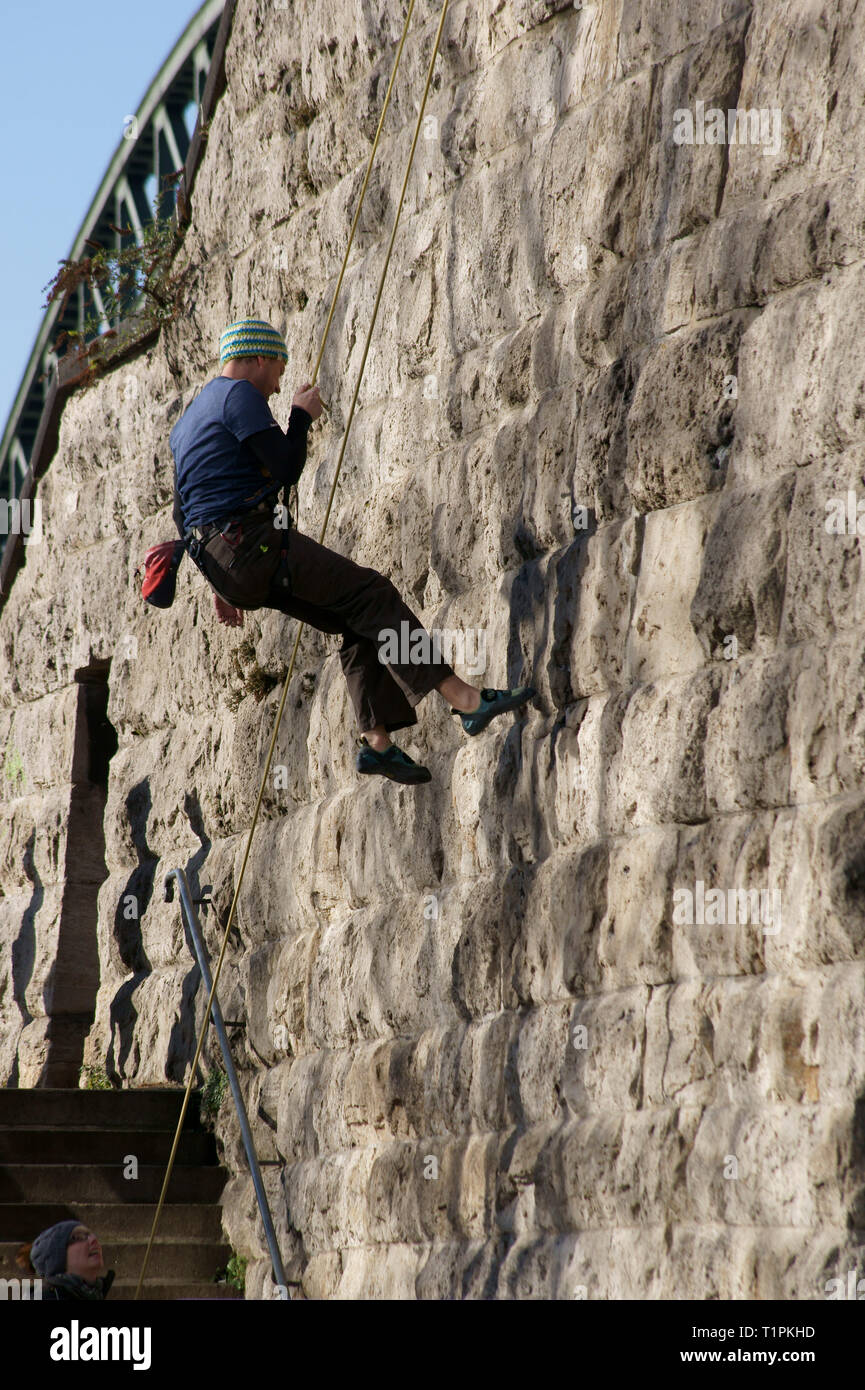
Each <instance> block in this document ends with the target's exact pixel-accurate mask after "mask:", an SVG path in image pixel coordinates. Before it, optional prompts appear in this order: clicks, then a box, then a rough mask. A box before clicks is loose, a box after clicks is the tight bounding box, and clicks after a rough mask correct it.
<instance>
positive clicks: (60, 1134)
mask: <svg viewBox="0 0 865 1390" xmlns="http://www.w3.org/2000/svg"><path fill="white" fill-rule="evenodd" d="M174 1134H175V1130H174V1129H153V1130H141V1129H138V1130H136V1129H122V1128H120V1127H118V1128H117V1129H104V1128H92V1129H77V1128H76V1129H66V1128H64V1129H34V1128H32V1127H30V1126H27V1127H23V1126H22V1127H19V1128H15V1129H8V1128H6V1129H4V1128H2V1127H0V1163H3V1164H6V1165H10V1164H15V1165H17V1164H21V1163H106V1164H112V1163H123V1162H124V1160H125V1158H126V1156H127V1154H134V1155H135V1157H136V1158H137V1159H138V1162H139V1163H165V1164H167V1163H168V1158H169V1155H170V1153H171V1146H172V1144H173V1142H174ZM175 1162H177V1163H179V1164H189V1163H198V1164H215V1163H216V1162H217V1155H216V1141H215V1139H214V1137H213V1135H212V1134H208V1133H206V1132H205V1131H203V1130H191V1131H189V1132H187V1129H186V1121H185V1120H184V1126H183V1131H182V1133H181V1136H180V1143H179V1144H178V1146H177V1158H176V1160H175Z"/></svg>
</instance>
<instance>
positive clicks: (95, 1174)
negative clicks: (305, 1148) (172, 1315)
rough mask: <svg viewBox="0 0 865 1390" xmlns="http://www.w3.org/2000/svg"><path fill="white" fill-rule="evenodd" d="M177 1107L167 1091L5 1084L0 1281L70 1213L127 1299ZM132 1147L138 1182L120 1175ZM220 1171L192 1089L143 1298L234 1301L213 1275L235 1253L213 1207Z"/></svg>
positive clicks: (0, 1112)
mask: <svg viewBox="0 0 865 1390" xmlns="http://www.w3.org/2000/svg"><path fill="white" fill-rule="evenodd" d="M182 1103H183V1093H182V1092H180V1091H177V1090H169V1089H166V1090H157V1089H154V1090H140V1091H81V1090H52V1089H50V1088H47V1087H46V1088H44V1089H43V1088H39V1089H35V1090H15V1089H4V1090H0V1278H5V1279H8V1278H12V1277H15V1276H20V1275H21V1274H22V1271H21V1270H20V1269H19V1268H18V1266H17V1265H16V1264H15V1252H16V1250H17V1249H18V1247H19V1246H20V1245H21V1244H22V1242H24V1241H32V1240H33V1239H34V1238H35V1237H36V1236H37V1235H38V1234H39V1232H40V1231H43V1230H44V1229H45V1228H46V1226H50V1225H52V1224H53V1223H54V1222H55V1221H62V1220H64V1219H66V1218H68V1217H77V1218H78V1219H79V1220H80V1221H82V1222H83V1223H84V1224H85V1225H86V1226H88V1227H89V1228H90V1230H92V1231H93V1232H94V1233H95V1234H96V1235H97V1236H98V1237H99V1239H100V1241H101V1243H102V1247H103V1251H104V1254H105V1264H106V1267H107V1268H108V1269H113V1270H114V1271H115V1278H114V1283H113V1285H112V1288H111V1291H110V1293H109V1295H108V1297H109V1301H112V1302H113V1301H114V1300H115V1299H131V1298H132V1297H133V1295H134V1292H135V1287H136V1284H137V1282H138V1277H139V1274H140V1271H141V1264H142V1261H143V1258H144V1252H145V1249H146V1247H147V1241H148V1239H149V1237H150V1230H151V1225H152V1222H153V1216H154V1213H155V1211H156V1204H157V1202H158V1201H159V1193H160V1191H161V1188H162V1183H163V1180H164V1177H165V1169H166V1166H167V1163H168V1156H169V1154H170V1152H171V1145H172V1142H173V1138H174V1132H175V1129H176V1126H177V1121H178V1118H179V1116H180V1108H181V1105H182ZM128 1155H134V1157H135V1158H136V1159H137V1160H138V1176H137V1177H136V1178H126V1177H124V1166H125V1164H126V1160H127V1156H128ZM127 1166H128V1165H127ZM226 1176H227V1175H226V1173H225V1170H224V1169H223V1168H220V1167H219V1164H218V1162H217V1156H216V1144H215V1140H214V1138H213V1135H212V1134H210V1133H209V1132H208V1131H207V1130H205V1129H204V1128H203V1127H202V1125H201V1121H200V1117H199V1111H198V1098H197V1096H192V1097H191V1099H190V1103H189V1108H188V1110H187V1113H186V1119H185V1121H184V1126H183V1133H182V1135H181V1139H180V1144H179V1146H178V1151H177V1158H176V1160H175V1165H174V1171H173V1173H172V1175H171V1182H170V1184H169V1188H168V1193H167V1195H166V1199H165V1205H164V1206H163V1208H162V1215H161V1216H160V1220H159V1229H158V1231H157V1235H156V1240H155V1242H154V1245H153V1249H152V1251H151V1254H150V1260H149V1262H148V1266H147V1278H146V1280H145V1284H144V1288H143V1289H142V1293H141V1296H142V1298H148V1299H159V1300H168V1299H179V1298H240V1297H241V1294H240V1293H238V1291H237V1290H236V1289H234V1288H231V1287H229V1286H228V1285H226V1284H215V1283H214V1282H213V1278H214V1275H215V1274H216V1273H217V1272H218V1271H219V1270H222V1269H224V1268H225V1266H226V1264H227V1263H228V1260H229V1259H230V1257H231V1248H230V1247H229V1246H228V1245H226V1243H225V1240H224V1237H223V1235H222V1220H221V1208H220V1203H219V1197H220V1193H221V1192H222V1189H223V1186H224V1184H225V1180H226Z"/></svg>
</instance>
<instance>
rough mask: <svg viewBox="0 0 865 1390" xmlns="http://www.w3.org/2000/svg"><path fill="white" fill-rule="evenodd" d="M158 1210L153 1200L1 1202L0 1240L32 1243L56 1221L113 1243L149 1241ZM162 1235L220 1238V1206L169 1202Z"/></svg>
mask: <svg viewBox="0 0 865 1390" xmlns="http://www.w3.org/2000/svg"><path fill="white" fill-rule="evenodd" d="M155 1213H156V1203H155V1202H136V1203H134V1204H131V1203H128V1202H100V1203H89V1202H80V1203H78V1204H77V1205H75V1206H72V1205H70V1204H69V1203H67V1202H42V1203H37V1202H4V1203H2V1204H0V1241H16V1242H18V1244H23V1243H24V1242H25V1241H31V1240H33V1239H34V1237H36V1236H37V1235H38V1234H39V1232H40V1231H45V1230H47V1229H48V1227H49V1226H53V1225H54V1224H55V1222H57V1221H68V1220H69V1219H70V1218H72V1219H75V1220H78V1221H81V1222H82V1223H83V1224H84V1225H85V1226H87V1227H88V1229H89V1230H91V1231H95V1232H96V1234H97V1235H98V1237H99V1239H100V1240H101V1241H103V1242H104V1243H105V1245H109V1244H110V1243H111V1242H112V1241H115V1240H145V1241H146V1240H148V1239H149V1237H150V1231H151V1229H152V1226H153V1217H154V1215H155ZM157 1234H158V1236H159V1237H160V1238H164V1239H167V1238H169V1237H172V1238H174V1237H176V1238H177V1239H178V1240H199V1241H204V1242H216V1243H217V1244H218V1243H219V1241H220V1240H221V1239H222V1219H221V1214H220V1209H219V1207H218V1206H216V1205H210V1204H207V1205H205V1204H203V1203H198V1204H193V1203H184V1202H178V1203H172V1202H166V1203H165V1206H164V1207H163V1208H162V1214H161V1215H160V1217H159V1229H158V1233H157Z"/></svg>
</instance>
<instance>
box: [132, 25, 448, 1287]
mask: <svg viewBox="0 0 865 1390" xmlns="http://www.w3.org/2000/svg"><path fill="white" fill-rule="evenodd" d="M449 3H450V0H443V3H442V9H441V15H440V17H439V24H438V30H437V31H436V37H435V43H434V44H433V50H432V55H431V57H430V61H429V69H428V71H427V78H426V85H425V87H424V93H423V98H422V100H421V104H420V110H419V112H418V117H417V123H416V125H415V132H414V139H413V140H412V145H411V150H410V151H409V157H408V163H407V165H406V171H405V176H404V178H403V181H402V188H401V190H400V195H399V201H398V203H397V209H396V215H395V217H394V223H393V230H392V232H391V235H390V242H389V243H388V248H387V254H386V255H385V259H384V265H383V267H382V271H381V276H380V277H379V283H378V291H377V293H376V297H375V304H374V306H373V311H372V319H371V321H370V325H369V330H368V332H367V336H366V343H365V345H364V350H363V357H362V359H361V364H360V371H359V372H358V376H357V383H356V385H355V388H354V395H353V396H352V400H351V406H350V409H349V412H348V420H347V422H346V426H345V432H344V434H343V437H342V444H341V446H340V451H339V457H338V459H337V463H336V472H335V473H334V478H333V483H332V484H331V489H330V496H329V498H328V501H327V509H326V511H325V514H324V522H323V524H322V528H321V536H320V538H319V543H320V544H322V545H323V544H324V537H325V532H326V531H327V523H328V520H329V519H330V511H331V507H332V505H333V498H334V494H335V493H336V485H337V483H338V481H339V475H340V470H341V468H342V461H343V458H344V456H345V448H346V444H347V443H348V435H349V431H350V429H351V425H352V421H353V420H354V412H355V407H356V405H357V398H358V395H359V393H360V386H361V381H362V380H363V373H364V368H365V367H366V359H367V354H368V353H369V347H370V343H371V342H372V335H373V331H374V329H375V324H376V319H377V318H378V310H379V305H380V303H381V296H382V291H383V290H384V284H385V280H386V278H387V272H388V267H389V266H390V258H391V253H392V251H393V246H394V242H395V240H396V233H397V228H398V226H399V220H400V215H401V213H402V205H403V201H404V199H405V193H406V188H407V187H408V180H409V175H410V174H411V169H412V165H413V163H414V155H415V149H416V148H417V142H418V137H419V135H420V131H421V125H422V123H423V115H424V111H425V109H426V103H427V97H428V95H429V89H430V83H431V82H432V75H433V70H434V68H435V60H436V57H437V56H438V50H439V43H440V42H441V35H442V29H443V28H444V22H445V17H446V15H447V10H448V5H449ZM414 6H415V0H410V4H409V8H408V13H407V15H406V19H405V24H404V25H403V31H402V37H401V39H400V42H399V48H398V49H397V53H396V58H395V60H394V65H393V71H392V72H391V77H390V82H389V83H388V89H387V93H386V95H385V99H384V105H383V107H382V112H381V116H380V117H379V122H378V129H377V130H376V133H375V140H374V141H373V146H372V150H371V152H370V156H369V163H368V165H367V170H366V177H365V178H364V181H363V186H362V188H361V192H360V198H359V200H358V205H357V211H356V212H355V215H354V220H353V222H352V225H351V232H350V234H349V239H348V245H347V246H346V249H345V255H344V257H343V261H342V269H341V270H340V273H339V279H338V281H337V284H336V289H335V291H334V294H333V300H332V302H331V306H330V313H329V314H328V318H327V324H326V325H325V330H324V336H323V338H322V343H321V347H320V348H319V352H318V358H317V359H316V363H315V370H314V371H313V374H312V383H311V385H313V386H314V385H315V380H316V377H317V376H318V369H319V367H320V365H321V359H322V355H323V353H324V348H325V344H326V342H327V335H328V333H329V332H330V325H331V320H332V319H333V313H334V309H335V307H336V301H337V296H338V294H339V291H340V286H341V285H342V280H343V276H344V274H345V268H346V265H347V263H348V257H349V252H350V251H351V244H352V240H353V238H354V233H355V228H356V227H357V223H358V219H359V217H360V210H361V207H362V205H363V200H364V196H365V194H366V189H367V184H368V183H369V176H370V173H371V171H372V166H373V161H374V160H375V155H376V151H377V149H378V143H379V138H380V136H381V131H382V126H383V124H384V118H385V113H386V112H387V109H388V104H389V102H390V97H391V91H392V89H393V84H394V79H395V77H396V73H397V69H398V67H399V63H400V58H401V56H402V50H403V45H404V43H405V38H406V34H407V33H408V27H409V23H410V21H411V16H412V11H413V10H414ZM304 626H305V624H304V623H301V624H300V625H299V627H298V629H297V636H296V638H295V640H294V649H293V651H292V653H291V661H290V662H289V665H288V672H287V674H286V677H285V684H284V685H283V688H282V698H281V699H280V702H279V709H278V710H277V712H276V721H275V723H274V726H273V733H272V735H271V739H270V747H269V748H268V750H267V759H266V761H265V765H264V774H263V776H262V779H261V786H260V787H259V789H258V798H257V800H256V803H255V810H254V812H253V816H252V824H251V825H250V827H249V835H248V836H247V841H246V849H245V851H244V855H243V861H242V863H241V866H240V873H239V875H238V879H237V886H236V887H235V890H234V896H233V898H232V902H231V908H230V910H229V913H228V921H227V923H226V925H225V932H224V934H223V938H222V946H221V948H220V952H219V957H218V959H217V962H216V969H215V970H214V972H213V983H212V985H211V988H210V997H209V999H208V1001H207V1007H206V1008H205V1011H204V1021H203V1023H202V1026H201V1032H200V1033H199V1036H198V1044H197V1046H196V1049H195V1056H194V1058H193V1061H192V1066H191V1067H190V1070H189V1080H188V1082H187V1084H186V1092H185V1094H184V1097H183V1105H182V1106H181V1110H180V1118H179V1120H178V1121H177V1130H176V1132H175V1135H174V1143H173V1144H172V1146H171V1154H170V1156H169V1159H168V1167H167V1169H166V1171H165V1179H164V1181H163V1184H162V1191H161V1192H160V1194H159V1203H158V1205H157V1208H156V1214H155V1215H154V1218H153V1226H152V1228H151V1231H150V1239H149V1240H148V1242H147V1249H146V1250H145V1252H144V1260H143V1263H142V1265H141V1273H140V1275H139V1277H138V1284H137V1286H136V1289H135V1295H134V1297H135V1298H136V1299H137V1298H138V1297H139V1295H140V1293H141V1288H142V1285H143V1283H144V1276H145V1274H146V1272H147V1264H148V1261H149V1259H150V1251H151V1249H152V1247H153V1242H154V1239H155V1237H156V1230H157V1227H158V1225H159V1218H160V1216H161V1214H162V1208H163V1205H164V1203H165V1194H166V1192H167V1190H168V1184H169V1181H170V1179H171V1174H172V1171H173V1168H174V1160H175V1157H176V1155H177V1149H178V1146H179V1143H180V1133H181V1130H182V1128H183V1121H184V1119H185V1117H186V1111H187V1108H188V1106H189V1097H190V1095H191V1094H192V1087H193V1083H194V1080H195V1075H196V1071H197V1068H198V1063H199V1059H200V1057H201V1049H202V1047H203V1045H204V1037H205V1033H206V1032H207V1028H208V1025H209V1022H210V1011H211V1008H212V1007H213V1001H214V999H215V997H216V989H217V986H218V984H219V977H220V974H221V972H222V963H223V961H224V959H225V950H226V947H227V945H228V937H229V934H230V932H231V928H232V924H233V922H234V914H235V910H236V908H237V903H238V899H239V897H240V890H241V887H242V886H243V876H244V874H245V872H246V865H247V861H248V859H249V851H250V848H251V847H252V837H253V835H254V834H255V827H256V824H257V822H258V813H259V810H260V808H261V802H262V799H263V797H264V789H265V787H266V785H267V779H268V776H269V775H270V764H271V761H272V759H273V751H274V748H275V747H276V736H277V734H278V732H279V725H280V722H281V720H282V711H283V709H284V708H285V700H286V696H287V695H288V687H289V684H290V682H291V677H292V674H293V672H294V663H295V659H296V657H297V650H298V647H299V646H300V639H301V636H302V634H303V629H304Z"/></svg>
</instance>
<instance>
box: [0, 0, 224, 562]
mask: <svg viewBox="0 0 865 1390" xmlns="http://www.w3.org/2000/svg"><path fill="white" fill-rule="evenodd" d="M224 8H225V0H204V4H202V5H201V7H200V9H199V10H198V12H197V13H196V14H195V15H193V17H192V19H191V20H190V21H189V23H188V24H187V26H186V28H185V29H184V31H183V33H182V34H181V35H180V38H179V39H178V40H177V42H176V43H175V45H174V47H173V48H172V50H171V52H170V53H169V54H168V57H167V58H166V59H165V62H164V63H163V64H162V66H161V68H160V69H159V71H158V72H157V74H156V76H155V77H154V78H153V80H152V81H151V83H150V85H149V87H148V88H147V91H146V92H145V93H144V96H143V97H142V99H141V101H140V103H139V105H138V108H137V110H136V111H135V112H133V113H130V114H129V115H128V116H127V117H126V119H125V120H124V128H123V134H122V136H121V139H120V142H119V144H118V146H117V149H116V150H115V152H114V155H113V156H112V158H111V160H110V162H109V165H108V168H107V169H106V171H105V173H104V175H103V177H102V180H101V182H100V184H99V187H98V188H97V190H96V193H95V195H94V197H93V200H92V202H91V204H90V207H89V208H88V209H87V212H86V213H85V214H84V218H83V220H82V222H81V225H80V227H79V229H78V231H77V233H76V235H75V238H74V240H73V242H72V247H71V250H70V252H69V256H68V259H69V260H72V261H75V260H78V259H79V258H80V257H81V256H82V255H83V254H84V251H85V244H86V243H87V242H88V241H98V242H101V243H102V245H103V246H115V247H119V245H120V241H121V238H120V236H119V234H118V233H117V232H116V231H113V230H112V225H111V224H113V225H114V226H115V227H123V226H131V227H132V228H133V230H134V234H135V238H136V240H137V241H139V242H140V241H141V234H142V228H143V226H144V224H145V223H146V222H148V221H150V219H151V217H152V215H153V213H152V202H153V197H154V196H155V191H156V190H157V189H160V188H162V179H163V178H164V177H165V175H166V174H168V173H172V172H174V171H175V170H179V169H180V168H181V167H182V166H183V163H184V161H185V159H186V156H187V152H188V150H189V146H190V142H191V139H192V133H193V132H192V129H190V128H189V125H188V123H187V118H186V113H187V111H188V109H189V108H190V106H192V107H194V108H195V112H196V114H198V112H200V110H201V101H202V96H203V93H204V85H205V82H206V81H207V75H208V72H209V71H210V63H211V58H212V56H213V48H214V40H215V38H216V32H217V29H218V28H219V22H220V19H221V18H222V12H223V10H224ZM192 125H193V126H194V120H193V122H192ZM173 214H174V192H173V190H172V191H169V192H168V193H167V194H166V196H165V198H164V201H163V204H162V215H163V216H164V217H170V216H173ZM92 307H94V301H93V300H90V298H89V293H88V291H87V290H86V289H85V287H84V286H80V287H79V289H78V290H77V291H76V292H75V294H73V295H72V296H70V299H69V303H68V305H67V306H66V309H65V311H64V313H63V315H62V316H61V314H60V301H55V302H54V303H53V304H51V305H49V307H48V309H46V311H45V315H44V317H43V320H42V323H41V325H40V328H39V332H38V333H37V335H36V341H35V343H34V344H33V348H32V350H31V352H30V356H29V358H28V361H27V365H26V367H25V369H24V374H23V376H22V378H21V384H20V386H19V387H18V391H17V393H16V396H15V400H14V401H13V404H12V409H11V411H10V413H9V418H8V420H7V422H6V426H5V429H4V431H3V437H2V440H0V506H2V499H4V498H6V499H8V500H9V501H11V500H12V499H13V498H15V497H17V496H18V492H19V489H20V487H21V484H22V482H23V480H24V477H25V475H26V473H27V469H28V467H29V464H30V458H31V453H32V449H33V444H34V442H35V439H36V433H37V430H38V428H39V422H40V419H41V418H42V411H43V408H44V405H45V401H46V398H47V396H48V392H49V390H50V388H51V384H52V381H53V380H54V376H55V374H56V371H57V355H56V353H55V352H54V351H53V349H52V346H51V345H52V343H53V342H54V341H55V340H56V338H57V335H58V333H59V332H60V330H61V329H63V328H65V329H68V330H74V331H76V332H79V333H80V332H81V331H82V329H83V326H84V323H85V320H86V318H87V315H88V313H89V311H90V309H91V308H92ZM95 308H96V309H97V311H98V312H99V314H100V316H101V317H102V318H103V320H104V321H106V322H107V320H105V314H104V310H103V306H102V304H101V302H100V300H99V296H98V293H97V295H96V296H95ZM4 540H5V537H0V548H2V544H3V541H4Z"/></svg>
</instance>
